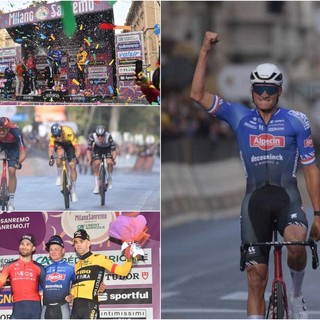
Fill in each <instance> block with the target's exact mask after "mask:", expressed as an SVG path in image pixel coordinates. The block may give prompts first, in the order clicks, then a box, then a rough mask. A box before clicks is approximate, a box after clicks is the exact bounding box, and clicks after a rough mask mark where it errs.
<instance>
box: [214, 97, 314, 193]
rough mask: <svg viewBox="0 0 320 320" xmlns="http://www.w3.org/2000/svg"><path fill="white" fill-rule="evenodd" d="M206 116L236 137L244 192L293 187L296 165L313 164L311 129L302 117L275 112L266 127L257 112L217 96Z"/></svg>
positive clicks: (287, 112) (279, 109)
mask: <svg viewBox="0 0 320 320" xmlns="http://www.w3.org/2000/svg"><path fill="white" fill-rule="evenodd" d="M208 112H209V113H210V114H212V115H214V116H216V117H217V118H219V119H222V120H224V121H226V122H227V123H228V124H229V125H230V126H231V128H232V129H233V131H234V132H235V134H236V137H237V141H238V144H239V148H240V157H241V160H242V162H243V166H244V170H245V173H246V178H247V192H252V191H253V190H256V189H259V188H261V187H263V186H265V185H268V184H269V185H275V186H281V187H284V188H289V187H296V185H297V180H296V171H297V165H298V161H299V160H300V162H301V163H302V165H310V164H313V163H314V162H315V150H314V147H313V142H312V137H311V129H310V124H309V121H308V118H307V117H306V115H305V114H303V113H301V112H299V111H295V110H289V109H284V108H277V110H276V112H275V113H274V114H272V116H271V118H270V120H269V122H268V123H267V124H266V123H265V122H264V121H263V119H262V118H261V116H260V114H259V112H258V110H257V109H249V108H247V107H245V106H243V105H241V104H238V103H229V102H226V101H224V100H223V99H222V98H220V97H218V96H216V95H215V96H214V101H213V104H212V106H211V108H210V109H209V110H208Z"/></svg>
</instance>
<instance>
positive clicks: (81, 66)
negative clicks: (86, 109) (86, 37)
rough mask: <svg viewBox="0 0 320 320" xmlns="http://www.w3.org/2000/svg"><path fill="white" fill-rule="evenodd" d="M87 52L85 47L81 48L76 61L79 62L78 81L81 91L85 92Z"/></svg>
mask: <svg viewBox="0 0 320 320" xmlns="http://www.w3.org/2000/svg"><path fill="white" fill-rule="evenodd" d="M87 55H88V53H87V51H86V50H84V48H83V46H81V47H80V48H79V51H78V53H77V57H76V61H77V80H78V82H79V87H80V90H84V81H85V73H84V71H85V66H86V60H87Z"/></svg>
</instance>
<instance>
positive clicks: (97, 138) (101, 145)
mask: <svg viewBox="0 0 320 320" xmlns="http://www.w3.org/2000/svg"><path fill="white" fill-rule="evenodd" d="M103 154H105V155H106V158H107V171H108V188H109V189H112V172H113V166H114V165H115V160H116V157H117V151H116V145H115V143H114V141H113V138H112V136H111V134H110V133H109V132H108V131H107V129H106V128H105V126H103V125H98V126H97V127H96V130H95V132H92V133H90V135H89V138H88V148H87V158H88V162H89V163H91V160H93V175H94V180H95V187H94V189H93V193H96V194H97V193H99V184H98V181H99V166H100V163H101V156H102V155H103Z"/></svg>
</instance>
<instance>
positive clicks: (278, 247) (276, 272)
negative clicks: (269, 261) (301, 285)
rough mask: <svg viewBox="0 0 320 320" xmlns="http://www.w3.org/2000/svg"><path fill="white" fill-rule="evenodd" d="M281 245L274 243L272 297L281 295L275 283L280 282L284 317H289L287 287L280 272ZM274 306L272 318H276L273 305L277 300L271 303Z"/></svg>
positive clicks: (276, 297)
mask: <svg viewBox="0 0 320 320" xmlns="http://www.w3.org/2000/svg"><path fill="white" fill-rule="evenodd" d="M281 247H282V245H276V246H275V248H274V250H273V256H274V259H273V261H274V279H273V281H272V297H273V298H274V299H279V297H281V296H282V295H281V294H278V292H277V290H278V288H279V287H278V286H277V283H281V287H282V289H283V302H284V306H285V314H286V319H289V310H288V298H287V289H286V283H285V281H284V279H283V274H282V260H281V256H282V250H281ZM272 305H273V306H274V307H273V309H272V319H277V311H278V310H276V309H275V308H277V307H275V306H277V305H278V303H277V301H275V303H273V304H272Z"/></svg>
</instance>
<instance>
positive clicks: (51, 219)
mask: <svg viewBox="0 0 320 320" xmlns="http://www.w3.org/2000/svg"><path fill="white" fill-rule="evenodd" d="M121 214H122V215H130V216H136V215H138V214H140V215H143V216H144V217H145V218H146V221H147V228H148V234H149V235H150V239H149V240H148V241H147V243H146V245H145V247H144V251H145V257H144V260H143V261H138V262H136V263H135V264H134V265H133V267H132V269H131V271H130V273H129V274H128V275H127V276H126V277H122V276H118V275H115V274H111V273H109V272H106V273H105V279H104V282H105V284H106V286H107V287H106V290H105V292H103V293H102V294H101V295H100V318H102V319H115V318H118V319H134V318H139V319H159V318H160V258H159V255H160V212H110V211H108V212H103V211H101V212H100V211H99V212H66V211H65V212H15V214H14V215H12V214H6V213H3V214H2V215H1V217H0V232H1V238H0V270H2V268H3V266H4V264H5V263H7V262H9V261H11V260H14V259H17V258H18V247H19V239H20V238H21V236H22V235H24V234H26V233H31V234H33V235H34V236H35V238H36V252H35V254H34V255H33V259H34V260H35V261H37V262H39V263H41V264H42V265H43V266H44V267H46V266H47V265H49V264H50V263H51V261H50V260H49V257H48V252H47V251H46V250H45V243H46V242H47V241H48V239H49V238H50V237H51V236H52V235H54V234H58V235H60V236H61V237H62V239H63V240H64V244H65V251H66V253H65V256H64V259H65V260H66V261H67V262H68V263H70V264H73V265H74V264H75V263H76V262H77V261H78V259H79V258H78V257H77V255H76V253H75V252H74V248H73V247H72V241H71V240H72V238H73V233H74V232H75V231H76V230H77V229H80V228H83V229H85V230H86V231H87V232H88V234H89V235H90V237H91V250H92V252H94V253H100V254H104V255H106V256H108V257H109V259H111V260H112V261H113V262H114V263H117V264H122V263H123V262H124V261H125V257H124V255H122V254H121V245H120V244H119V243H115V242H112V241H110V238H109V233H108V230H109V225H110V223H111V222H113V221H115V220H116V217H117V216H119V215H121ZM11 310H12V294H11V289H10V285H9V284H8V285H7V286H5V287H3V288H2V289H1V290H0V318H1V319H5V318H9V316H10V315H11Z"/></svg>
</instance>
